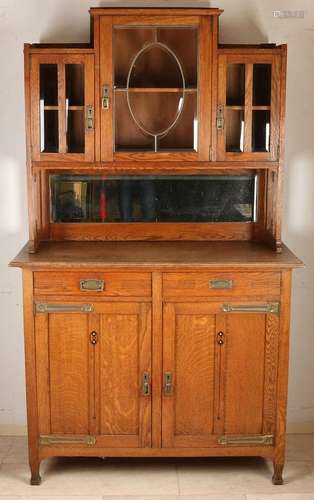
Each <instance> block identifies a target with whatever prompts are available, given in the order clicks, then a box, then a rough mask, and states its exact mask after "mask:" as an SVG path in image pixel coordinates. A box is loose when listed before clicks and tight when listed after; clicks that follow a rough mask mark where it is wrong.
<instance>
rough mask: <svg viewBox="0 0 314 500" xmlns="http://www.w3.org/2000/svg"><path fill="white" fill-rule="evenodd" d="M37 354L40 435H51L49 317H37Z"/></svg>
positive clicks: (41, 315)
mask: <svg viewBox="0 0 314 500" xmlns="http://www.w3.org/2000/svg"><path fill="white" fill-rule="evenodd" d="M34 319H35V349H36V351H35V353H36V381H37V401H38V429H39V434H51V422H50V373H49V349H48V345H49V331H48V315H47V314H40V315H35V318H34Z"/></svg>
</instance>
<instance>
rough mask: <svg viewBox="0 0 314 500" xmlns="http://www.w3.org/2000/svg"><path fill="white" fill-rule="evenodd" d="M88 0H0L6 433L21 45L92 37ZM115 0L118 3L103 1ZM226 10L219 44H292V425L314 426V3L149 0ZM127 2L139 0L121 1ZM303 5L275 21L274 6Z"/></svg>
mask: <svg viewBox="0 0 314 500" xmlns="http://www.w3.org/2000/svg"><path fill="white" fill-rule="evenodd" d="M90 2H91V0H66V1H64V0H0V68H1V75H0V103H1V110H0V131H1V132H0V238H1V240H0V241H1V245H0V318H1V320H0V433H3V434H5V433H20V432H23V431H24V430H25V427H24V426H25V421H26V411H25V391H24V359H23V356H24V354H23V335H22V290H21V276H20V272H19V271H18V270H15V269H9V268H8V267H7V264H8V262H9V260H10V259H11V258H13V257H14V255H15V254H16V253H17V252H18V250H19V249H20V248H21V246H22V245H23V244H24V243H25V242H26V240H27V212H26V206H27V204H26V175H25V174H26V172H25V171H26V169H25V143H24V97H23V43H24V42H83V41H88V40H89V15H88V9H89V7H90V6H100V5H104V2H95V3H94V4H91V3H90ZM108 4H110V5H115V6H118V2H115V1H114V0H113V1H111V2H107V3H106V5H108ZM143 4H145V5H147V6H149V5H156V6H158V5H166V6H169V5H170V4H175V5H182V6H184V5H190V6H195V5H198V4H203V5H209V4H210V6H212V7H221V8H223V9H225V13H224V14H223V15H222V16H221V29H220V41H221V42H224V43H261V42H277V43H288V89H287V134H286V178H285V199H284V231H283V239H284V241H285V242H286V244H287V245H288V246H289V247H290V248H291V249H292V250H293V251H294V252H295V253H296V254H297V255H298V256H299V257H300V258H301V259H303V260H304V261H305V263H306V266H307V267H306V269H305V270H298V271H296V272H295V275H294V280H293V284H294V286H293V309H292V332H291V333H292V336H291V337H292V340H291V367H290V387H289V414H288V417H289V418H288V423H289V430H290V431H296V432H306V431H311V432H314V266H313V261H314V120H313V116H314V85H313V82H314V3H313V0H263V1H261V0H250V2H248V1H247V0H237V1H236V2H235V0H217V3H216V2H215V3H213V2H201V1H200V2H198V3H196V2H190V3H187V2H154V3H153V2H148V1H147V2H143V3H142V5H143ZM124 5H134V6H136V5H138V4H137V3H135V2H131V1H130V2H125V3H124ZM280 9H282V10H301V9H302V10H304V19H278V18H275V17H274V16H273V11H274V10H280Z"/></svg>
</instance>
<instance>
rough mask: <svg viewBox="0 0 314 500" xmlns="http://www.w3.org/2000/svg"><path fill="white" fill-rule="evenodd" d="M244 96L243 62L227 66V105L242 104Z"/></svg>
mask: <svg viewBox="0 0 314 500" xmlns="http://www.w3.org/2000/svg"><path fill="white" fill-rule="evenodd" d="M244 98H245V64H228V66H227V96H226V104H227V106H243V105H244Z"/></svg>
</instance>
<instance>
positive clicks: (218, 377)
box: [214, 314, 228, 434]
mask: <svg viewBox="0 0 314 500" xmlns="http://www.w3.org/2000/svg"><path fill="white" fill-rule="evenodd" d="M215 319H216V329H215V374H214V383H215V394H214V398H215V400H214V434H223V433H224V402H225V359H226V349H227V341H228V340H227V336H226V326H227V322H226V315H225V314H217V315H216V316H215Z"/></svg>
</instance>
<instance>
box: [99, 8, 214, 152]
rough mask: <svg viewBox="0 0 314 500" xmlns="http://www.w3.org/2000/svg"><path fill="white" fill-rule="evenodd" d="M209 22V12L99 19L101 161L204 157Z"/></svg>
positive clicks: (207, 133)
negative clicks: (194, 14)
mask: <svg viewBox="0 0 314 500" xmlns="http://www.w3.org/2000/svg"><path fill="white" fill-rule="evenodd" d="M212 24H213V22H212V20H211V19H210V17H209V16H203V17H202V16H181V17H180V16H179V17H171V16H154V17H152V16H145V15H143V16H137V17H134V16H113V17H109V16H102V17H101V18H100V80H101V82H100V84H101V89H100V92H101V102H102V110H101V158H102V160H103V161H108V160H112V158H114V159H115V160H132V159H140V160H145V159H148V160H161V159H166V160H171V159H173V160H180V159H181V160H193V159H198V160H208V159H209V150H210V136H211V119H210V117H211V84H212V78H211V73H212V50H213V40H212V37H213V34H212V32H213V30H212ZM186 40H188V43H186Z"/></svg>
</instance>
